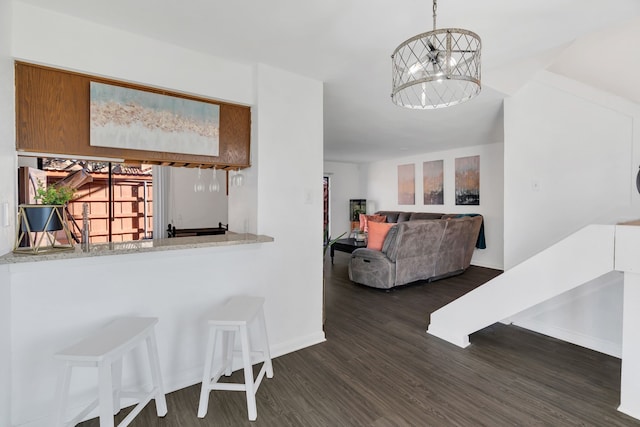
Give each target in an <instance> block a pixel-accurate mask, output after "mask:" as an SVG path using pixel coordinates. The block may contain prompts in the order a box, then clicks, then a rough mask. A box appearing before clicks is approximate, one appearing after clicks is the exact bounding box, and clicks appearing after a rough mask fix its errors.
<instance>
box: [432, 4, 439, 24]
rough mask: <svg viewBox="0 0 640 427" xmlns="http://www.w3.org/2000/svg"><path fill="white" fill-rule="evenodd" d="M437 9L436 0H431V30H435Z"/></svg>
mask: <svg viewBox="0 0 640 427" xmlns="http://www.w3.org/2000/svg"><path fill="white" fill-rule="evenodd" d="M437 10H438V0H433V31H435V30H436V12H437Z"/></svg>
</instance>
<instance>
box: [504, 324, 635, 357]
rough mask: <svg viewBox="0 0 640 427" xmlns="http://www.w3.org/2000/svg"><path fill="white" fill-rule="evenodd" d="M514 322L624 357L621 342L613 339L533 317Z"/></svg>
mask: <svg viewBox="0 0 640 427" xmlns="http://www.w3.org/2000/svg"><path fill="white" fill-rule="evenodd" d="M513 324H514V325H516V326H519V327H521V328H525V329H529V330H530V331H533V332H537V333H539V334H543V335H547V336H549V337H552V338H557V339H559V340H562V341H566V342H569V343H571V344H575V345H579V346H580V347H585V348H588V349H590V350H594V351H597V352H600V353H604V354H606V355H609V356H613V357H617V358H618V359H620V358H622V347H621V346H620V344H618V343H615V342H612V341H606V340H601V339H598V338H595V337H592V336H589V335H584V334H580V333H577V332H575V331H571V330H568V329H564V328H559V327H557V326H553V325H549V324H548V323H543V322H538V321H536V320H532V319H524V320H521V321H518V322H514V323H513Z"/></svg>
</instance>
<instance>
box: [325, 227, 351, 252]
mask: <svg viewBox="0 0 640 427" xmlns="http://www.w3.org/2000/svg"><path fill="white" fill-rule="evenodd" d="M345 234H347V233H346V232H344V233H342V234H341V235H339V236H338V237H336V238H335V239H332V238H331V236H329V230H328V229H326V228H325V229H324V242H325V243H324V250H323V252H322V256H323V257H325V256H326V255H327V249H329V248H330V247H331V246H333V244H334V243H335V242H337V241H338V240H339V239H340V238H341V237H342V236H344V235H345Z"/></svg>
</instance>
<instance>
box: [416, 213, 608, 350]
mask: <svg viewBox="0 0 640 427" xmlns="http://www.w3.org/2000/svg"><path fill="white" fill-rule="evenodd" d="M614 244H615V226H613V225H589V226H587V227H585V228H583V229H581V230H579V231H577V232H576V233H574V234H572V235H570V236H569V237H567V238H566V239H564V240H562V241H560V242H558V243H556V244H555V245H553V246H551V247H549V248H547V249H545V250H544V251H542V252H540V253H538V254H537V255H534V256H533V257H531V258H529V259H527V260H526V261H524V262H522V263H521V264H518V265H517V266H515V267H513V268H511V269H510V270H507V271H505V272H504V273H503V274H501V275H500V276H498V277H496V278H494V279H493V280H490V281H489V282H487V283H485V284H484V285H482V286H480V287H479V288H476V289H474V290H473V291H471V292H469V293H468V294H466V295H464V296H462V297H461V298H458V299H457V300H455V301H453V302H451V303H449V304H447V305H446V306H444V307H442V308H440V309H439V310H437V311H435V312H434V313H432V314H431V323H430V325H429V329H428V331H427V332H429V333H430V334H431V335H435V336H437V337H439V338H442V339H444V340H446V341H449V342H451V343H453V344H456V345H458V346H460V347H466V346H468V345H469V334H472V333H473V332H476V331H478V330H480V329H482V328H485V327H487V326H489V325H491V324H493V323H496V322H499V321H501V320H503V319H506V318H508V317H511V316H513V315H515V314H517V313H519V312H521V311H523V310H526V309H527V308H529V307H533V306H535V305H537V304H539V303H541V302H544V301H546V300H549V299H551V298H553V297H555V296H557V295H560V294H562V293H564V292H566V291H569V290H571V289H573V288H575V287H578V286H580V285H582V284H584V283H586V282H588V281H590V280H593V279H595V278H597V277H600V276H602V275H603V274H606V273H608V272H610V271H612V270H614Z"/></svg>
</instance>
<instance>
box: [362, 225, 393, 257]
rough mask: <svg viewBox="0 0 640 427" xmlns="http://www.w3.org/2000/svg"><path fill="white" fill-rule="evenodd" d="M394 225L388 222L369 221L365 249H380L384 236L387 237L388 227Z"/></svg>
mask: <svg viewBox="0 0 640 427" xmlns="http://www.w3.org/2000/svg"><path fill="white" fill-rule="evenodd" d="M394 225H395V224H392V223H388V222H370V223H369V235H368V240H367V249H373V250H376V251H381V250H382V245H383V243H384V240H385V237H387V233H388V232H389V229H390V228H391V227H393V226H394Z"/></svg>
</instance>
